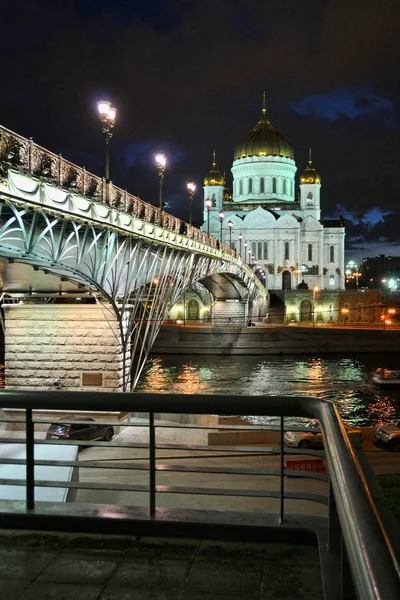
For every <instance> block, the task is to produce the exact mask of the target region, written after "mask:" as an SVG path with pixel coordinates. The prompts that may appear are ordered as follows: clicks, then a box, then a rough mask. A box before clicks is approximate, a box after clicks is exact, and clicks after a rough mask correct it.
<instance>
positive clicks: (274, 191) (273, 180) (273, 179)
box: [272, 177, 276, 194]
mask: <svg viewBox="0 0 400 600" xmlns="http://www.w3.org/2000/svg"><path fill="white" fill-rule="evenodd" d="M272 193H273V194H276V177H273V178H272Z"/></svg>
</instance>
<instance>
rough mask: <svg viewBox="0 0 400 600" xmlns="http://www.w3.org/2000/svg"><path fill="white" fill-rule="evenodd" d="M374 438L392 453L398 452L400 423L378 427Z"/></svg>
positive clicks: (399, 448) (399, 447)
mask: <svg viewBox="0 0 400 600" xmlns="http://www.w3.org/2000/svg"><path fill="white" fill-rule="evenodd" d="M375 437H376V438H377V440H378V442H380V443H381V444H383V446H385V447H386V448H389V450H391V451H392V452H400V421H396V423H388V424H387V425H380V426H379V427H378V429H377V430H376V432H375Z"/></svg>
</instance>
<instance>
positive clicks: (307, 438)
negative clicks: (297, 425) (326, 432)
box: [284, 420, 363, 450]
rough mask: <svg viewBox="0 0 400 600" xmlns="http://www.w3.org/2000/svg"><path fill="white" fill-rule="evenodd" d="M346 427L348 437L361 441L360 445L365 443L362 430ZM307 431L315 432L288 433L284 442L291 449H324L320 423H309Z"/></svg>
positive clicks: (314, 421) (315, 421)
mask: <svg viewBox="0 0 400 600" xmlns="http://www.w3.org/2000/svg"><path fill="white" fill-rule="evenodd" d="M344 426H345V428H346V431H347V435H349V436H351V437H353V436H354V437H356V438H358V439H359V440H360V444H361V443H362V441H363V434H362V430H361V429H354V428H353V427H350V425H346V423H344ZM306 427H307V429H312V430H313V431H287V432H286V433H285V435H284V441H285V444H286V445H287V446H290V447H291V448H303V449H304V450H305V449H308V448H321V447H323V445H324V444H323V441H322V434H321V429H320V426H319V421H317V420H313V421H310V422H309V423H307V425H306Z"/></svg>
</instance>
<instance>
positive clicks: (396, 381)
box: [372, 369, 400, 386]
mask: <svg viewBox="0 0 400 600" xmlns="http://www.w3.org/2000/svg"><path fill="white" fill-rule="evenodd" d="M372 381H373V382H374V383H377V384H378V385H390V386H400V370H398V369H393V370H389V369H378V370H377V371H375V373H374V374H373V375H372Z"/></svg>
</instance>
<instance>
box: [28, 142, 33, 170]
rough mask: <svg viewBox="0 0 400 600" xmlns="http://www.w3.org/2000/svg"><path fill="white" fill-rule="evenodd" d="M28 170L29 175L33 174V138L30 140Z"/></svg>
mask: <svg viewBox="0 0 400 600" xmlns="http://www.w3.org/2000/svg"><path fill="white" fill-rule="evenodd" d="M28 170H29V173H31V174H32V173H33V138H31V137H30V138H29V146H28Z"/></svg>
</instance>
